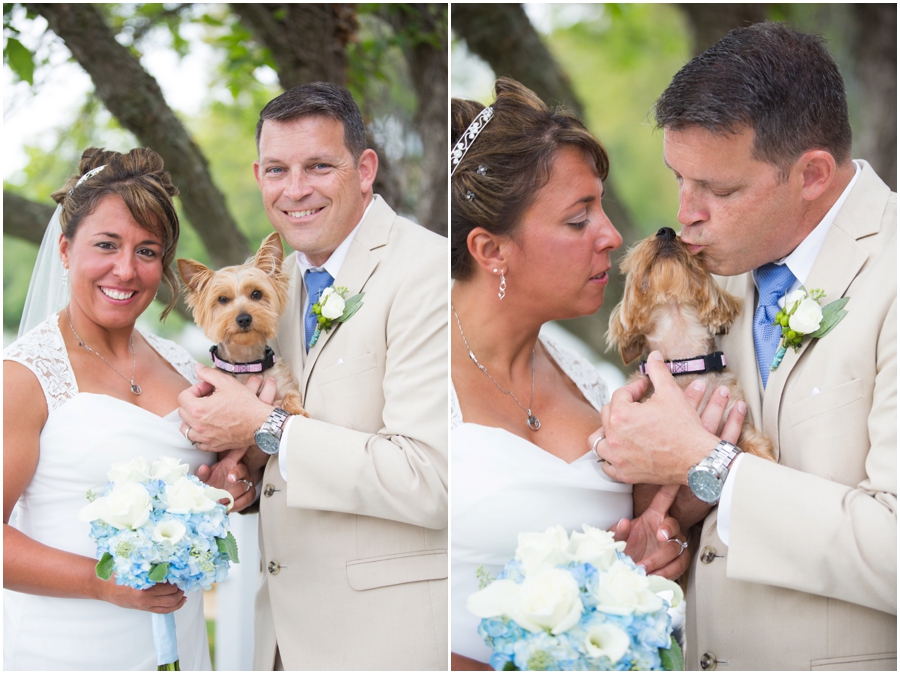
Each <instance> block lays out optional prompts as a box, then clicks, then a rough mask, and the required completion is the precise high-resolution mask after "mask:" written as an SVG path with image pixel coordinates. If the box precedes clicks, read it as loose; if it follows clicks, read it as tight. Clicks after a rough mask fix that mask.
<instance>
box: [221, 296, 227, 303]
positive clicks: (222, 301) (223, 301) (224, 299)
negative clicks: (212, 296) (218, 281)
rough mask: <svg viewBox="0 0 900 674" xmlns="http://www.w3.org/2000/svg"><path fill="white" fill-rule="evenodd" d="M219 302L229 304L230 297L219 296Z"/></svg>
mask: <svg viewBox="0 0 900 674" xmlns="http://www.w3.org/2000/svg"><path fill="white" fill-rule="evenodd" d="M219 304H228V298H227V297H225V295H222V296H221V297H219Z"/></svg>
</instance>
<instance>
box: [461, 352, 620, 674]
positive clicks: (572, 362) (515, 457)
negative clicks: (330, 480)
mask: <svg viewBox="0 0 900 674" xmlns="http://www.w3.org/2000/svg"><path fill="white" fill-rule="evenodd" d="M541 341H542V343H543V344H544V346H545V347H547V350H548V351H549V353H550V354H551V355H552V357H553V358H554V360H556V362H557V364H558V365H559V366H560V367H561V368H562V370H563V371H564V372H565V373H566V374H567V375H568V376H569V378H570V379H572V381H573V382H575V384H576V385H577V386H578V388H579V390H580V391H581V393H582V394H583V395H584V397H585V398H586V399H587V401H588V402H590V403H591V405H593V406H594V407H595V408H597V409H598V410H599V409H600V408H601V407H602V406H603V405H604V404H605V403H606V402H607V401H608V399H609V393H608V391H607V387H606V384H605V383H604V382H603V380H602V379H600V376H599V374H598V373H597V370H596V369H595V368H594V366H593V365H591V363H589V362H588V361H586V360H584V359H582V358H580V357H579V356H577V355H576V354H574V353H572V352H571V351H568V350H565V349H562V348H561V347H559V346H557V345H555V344H554V343H553V342H552V341H549V340H547V339H545V338H543V337H542V338H541ZM450 405H451V407H450V410H451V411H450V465H451V473H450V474H451V485H452V487H451V492H452V497H451V503H450V520H451V524H450V527H451V528H450V531H451V532H452V535H451V540H452V543H451V553H450V560H451V600H450V611H451V617H450V624H451V637H450V638H451V648H450V650H451V651H452V652H454V653H458V654H460V655H464V656H466V657H469V658H474V659H475V660H479V661H481V662H488V660H489V659H490V656H491V651H490V649H489V648H488V647H487V646H486V645H485V644H484V641H483V640H482V639H481V637H480V636H478V633H477V632H476V629H477V627H478V622H479V619H478V618H476V617H475V616H473V615H472V614H471V613H469V612H468V611H467V610H466V599H467V598H468V596H469V595H471V594H472V593H474V592H476V591H477V590H478V580H477V577H476V570H477V569H478V567H480V566H483V567H484V570H485V571H488V572H489V573H490V574H491V576H493V577H496V576H497V574H498V573H499V572H500V571H502V570H503V566H504V565H505V564H506V562H508V561H509V560H510V559H512V557H513V555H514V554H515V551H516V546H517V543H518V541H517V539H518V535H519V534H520V533H523V532H534V531H538V532H540V531H544V530H546V529H548V528H549V527H552V526H554V525H557V524H559V525H562V526H563V527H564V528H565V529H566V530H567V531H568V532H570V533H571V532H572V530H575V529H578V530H580V529H581V527H582V525H583V524H590V525H592V526H595V527H602V528H604V529H609V528H611V527H612V526H613V525H615V523H616V522H618V521H619V520H620V519H621V518H623V517H629V518H630V517H631V514H632V499H631V485H627V484H621V483H618V482H614V481H612V480H610V479H609V478H607V477H606V474H605V473H604V472H603V471H602V470H601V469H600V465H599V464H598V463H597V460H596V458H595V456H594V453H593V452H590V451H588V452H587V453H586V454H585V455H584V456H582V457H581V458H580V459H578V460H576V461H574V462H572V463H566V462H565V461H563V460H562V459H560V458H558V457H556V456H554V455H552V454H550V453H549V452H545V451H544V450H542V449H541V448H540V447H538V446H537V445H535V444H532V443H531V442H528V441H527V440H524V439H522V438H520V437H518V436H516V435H513V434H512V433H510V432H508V431H505V430H503V429H500V428H492V427H488V426H481V425H479V424H472V423H466V422H465V421H464V420H463V418H462V414H461V412H460V407H459V400H458V398H457V397H456V391H455V390H454V389H453V388H452V386H451V401H450ZM538 416H540V415H538ZM585 440H586V439H585Z"/></svg>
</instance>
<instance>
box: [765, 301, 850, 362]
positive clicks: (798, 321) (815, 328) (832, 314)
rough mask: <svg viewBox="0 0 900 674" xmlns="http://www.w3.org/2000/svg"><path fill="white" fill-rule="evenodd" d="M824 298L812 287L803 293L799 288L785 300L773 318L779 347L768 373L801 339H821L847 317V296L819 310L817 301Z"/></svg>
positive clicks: (797, 346)
mask: <svg viewBox="0 0 900 674" xmlns="http://www.w3.org/2000/svg"><path fill="white" fill-rule="evenodd" d="M824 297H825V291H824V290H822V289H820V288H813V289H812V290H810V291H809V292H807V290H806V288H804V287H803V286H801V287H800V288H798V289H797V290H795V291H794V292H792V293H791V294H790V295H788V296H787V297H785V300H784V309H782V310H781V311H779V312H778V313H777V314H776V315H775V322H774V325H777V326H779V327H780V328H781V344H780V345H779V347H778V351H776V352H775V358H774V359H773V360H772V367H771V368H770V369H771V371H772V372H774V371H775V370H777V369H778V366H779V365H781V361H782V359H783V358H784V354H785V353H787V350H788V347H791V348H793V349H794V351H796V350H797V349H799V348H800V344H802V343H803V339H804V338H806V337H809V338H810V339H818V338H820V337H824V336H825V335H827V334H828V333H829V332H831V331H832V329H834V326H836V325H837V324H838V323H840V322H841V321H842V320H843V319H844V316H846V315H847V311H846V309H844V305H845V304H847V302H849V301H850V298H849V297H842V298H841V299H839V300H835V301H834V302H831V303H830V304H826V305H825V306H824V307H823V306H822V305H821V300H822V298H824Z"/></svg>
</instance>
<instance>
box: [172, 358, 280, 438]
mask: <svg viewBox="0 0 900 674" xmlns="http://www.w3.org/2000/svg"><path fill="white" fill-rule="evenodd" d="M197 376H198V377H199V378H200V382H199V383H197V384H195V385H194V386H191V387H190V388H188V389H185V390H184V391H182V392H181V393H180V394H179V396H178V404H179V405H180V406H181V407H180V408H179V409H178V414H179V415H180V416H181V419H182V421H183V423H182V424H181V432H182V434H184V433H185V432H186V431H187V433H188V438H189V439H190V441H191V442H192V443H193V444H194V446H195V447H197V449H201V450H203V451H204V452H222V451H226V450H230V449H245V448H247V447H249V446H250V445H253V444H255V443H254V439H253V433H254V432H255V431H256V429H258V428H259V427H260V426H262V425H263V422H265V420H266V419H268V418H269V414H271V413H272V410H273V409H274V407H273V406H272V405H271V404H267V403H265V402H263V401H262V400H260V398H257V391H258V390H259V387H260V384H261V380H260V378H259V377H251V378H250V379H249V380H248V381H247V384H246V385H242V384H241V383H240V382H239V381H238V380H237V379H235V378H234V377H232V376H231V375H228V374H225V373H224V372H219V371H218V370H216V369H214V368H210V367H204V366H203V365H197ZM269 387H271V390H267V389H268V388H269ZM275 387H276V383H275V381H274V379H271V378H270V379H266V380H265V384H264V385H263V391H262V392H260V397H263V396H264V394H265V398H266V399H269V400H271V399H272V398H273V397H274V395H275ZM188 429H189V430H188Z"/></svg>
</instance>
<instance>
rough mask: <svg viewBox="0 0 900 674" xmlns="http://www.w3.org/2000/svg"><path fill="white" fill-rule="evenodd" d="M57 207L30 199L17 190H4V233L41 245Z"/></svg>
mask: <svg viewBox="0 0 900 674" xmlns="http://www.w3.org/2000/svg"><path fill="white" fill-rule="evenodd" d="M54 210H55V207H53V206H48V205H46V204H39V203H37V202H36V201H29V200H28V199H26V198H25V197H22V196H19V195H18V194H16V193H15V192H6V191H4V192H3V233H4V234H9V235H11V236H17V237H19V238H20V239H24V240H25V241H28V242H30V243H33V244H34V245H36V246H40V245H41V241H42V240H43V238H44V232H45V231H46V229H47V223H48V222H50V218H52V217H53V211H54Z"/></svg>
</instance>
